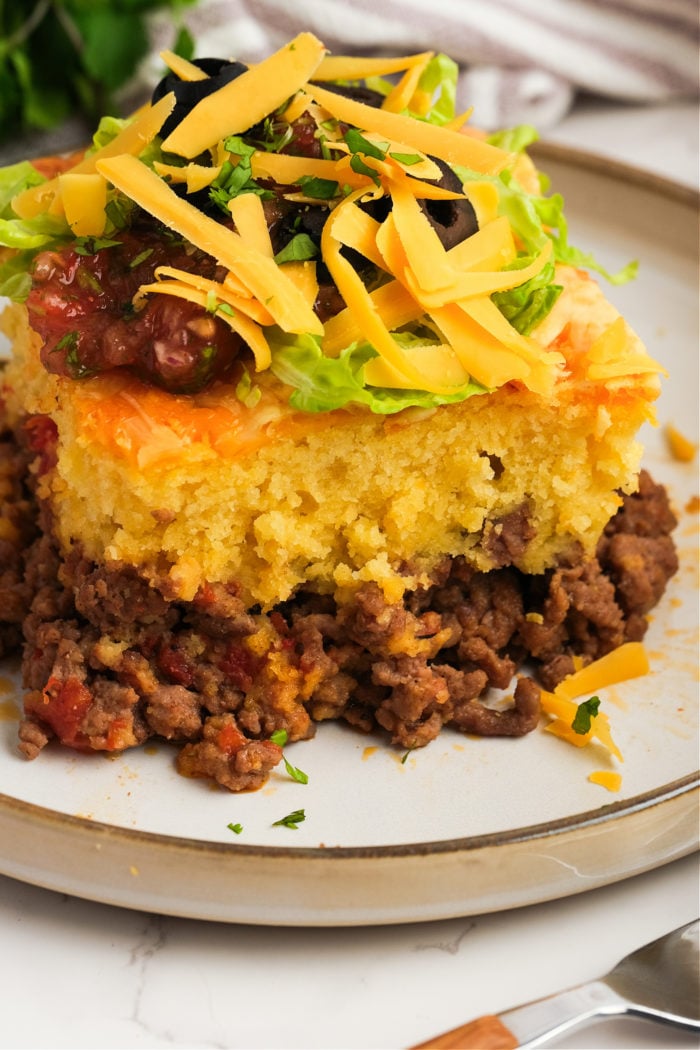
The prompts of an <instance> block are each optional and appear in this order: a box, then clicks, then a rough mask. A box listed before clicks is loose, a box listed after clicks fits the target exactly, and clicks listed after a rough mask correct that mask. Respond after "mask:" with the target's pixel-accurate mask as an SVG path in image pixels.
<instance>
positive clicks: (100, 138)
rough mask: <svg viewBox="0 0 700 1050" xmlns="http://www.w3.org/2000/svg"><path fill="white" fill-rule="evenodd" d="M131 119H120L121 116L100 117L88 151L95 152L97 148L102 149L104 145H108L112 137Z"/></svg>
mask: <svg viewBox="0 0 700 1050" xmlns="http://www.w3.org/2000/svg"><path fill="white" fill-rule="evenodd" d="M130 122H131V121H130V119H128V118H124V119H122V118H121V117H110V116H106V117H102V118H101V119H100V123H99V124H98V125H97V130H96V131H95V133H94V135H93V136H92V149H91V150H90V152H91V153H92V152H95V151H96V150H98V149H102V148H103V147H104V146H108V145H109V144H110V142H112V140H113V139H115V138H116V137H117V135H118V134H119V132H120V131H123V130H124V128H125V127H126V126H127V124H129V123H130Z"/></svg>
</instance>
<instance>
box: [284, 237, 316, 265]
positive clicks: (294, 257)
mask: <svg viewBox="0 0 700 1050" xmlns="http://www.w3.org/2000/svg"><path fill="white" fill-rule="evenodd" d="M317 255H318V248H317V247H316V245H315V244H314V242H313V241H312V240H311V238H310V237H309V235H308V233H297V234H296V235H295V236H294V237H292V239H291V241H289V242H288V243H287V244H285V246H284V248H282V249H281V251H279V252H277V254H276V255H275V262H276V263H277V265H278V266H279V265H280V264H281V263H287V262H303V261H304V260H305V259H314V258H315V257H316V256H317Z"/></svg>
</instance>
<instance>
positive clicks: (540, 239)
mask: <svg viewBox="0 0 700 1050" xmlns="http://www.w3.org/2000/svg"><path fill="white" fill-rule="evenodd" d="M455 171H456V173H457V175H458V176H459V178H460V179H461V180H462V182H463V183H467V182H470V181H476V182H483V181H484V180H485V179H486V180H490V181H492V182H494V183H495V184H496V185H497V187H498V193H499V198H500V205H499V211H500V213H501V214H502V215H505V216H506V218H507V219H508V221H509V222H510V224H511V226H512V227H513V231H514V232H515V234H516V236H517V237H518V238H519V239H520V240H521V241H522V243H523V245H524V248H525V250H526V252H527V253H528V254H532V255H534V254H535V253H536V252H538V251H541V250H542V248H543V247H544V245H545V244H546V242H547V240H548V239H549V240H551V242H552V244H553V246H554V258H555V259H556V260H557V262H561V263H568V264H569V265H571V266H581V267H585V268H586V269H589V270H595V271H596V272H597V273H599V274H601V276H603V277H604V278H605V279H606V280H607V281H609V282H610V284H626V283H627V281H631V280H632V279H633V278H634V277H635V276H636V274H637V268H638V263H637V262H636V261H635V262H630V263H628V264H627V266H624V267H623V268H622V269H621V270H619V271H618V272H617V273H610V271H609V270H606V269H605V267H604V266H602V265H601V264H600V263H599V262H598V261H597V259H596V258H595V257H594V256H593V255H592V254H590V253H586V252H583V251H581V249H580V248H576V247H575V246H574V245H573V244H569V228H568V225H567V222H566V218H565V216H564V198H563V197H562V195H561V194H560V193H553V194H552V195H551V196H550V197H545V196H541V195H539V194H532V193H528V192H527V191H526V190H525V189H523V187H522V186H521V185H520V183H519V182H518V181H517V179H515V178H514V177H513V173H512V171H509V170H506V171H502V172H501V173H500V174H499V175H491V176H489V175H483V174H482V173H481V172H477V171H472V170H470V169H469V168H463V167H455Z"/></svg>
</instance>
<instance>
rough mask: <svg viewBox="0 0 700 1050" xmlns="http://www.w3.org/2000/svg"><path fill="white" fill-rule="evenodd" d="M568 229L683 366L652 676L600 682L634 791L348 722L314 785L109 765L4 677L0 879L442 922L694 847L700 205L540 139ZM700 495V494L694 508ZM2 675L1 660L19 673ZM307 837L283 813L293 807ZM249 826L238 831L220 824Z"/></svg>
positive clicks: (363, 918) (325, 746)
mask: <svg viewBox="0 0 700 1050" xmlns="http://www.w3.org/2000/svg"><path fill="white" fill-rule="evenodd" d="M539 161H540V164H541V165H542V166H543V167H544V169H545V170H547V171H548V172H549V173H550V174H551V175H552V177H553V184H554V186H555V188H556V189H557V190H559V191H561V192H563V193H564V196H565V199H566V202H567V215H568V218H569V221H570V226H571V239H572V242H573V243H575V244H579V245H582V246H584V247H585V248H586V249H588V250H591V251H593V252H595V254H596V256H597V257H598V259H599V260H601V261H602V262H604V263H605V264H606V265H607V266H608V267H609V268H611V269H614V268H616V267H618V266H620V265H622V264H623V263H625V262H626V261H628V260H629V259H630V258H639V259H640V261H641V270H640V276H639V279H638V280H637V281H636V282H635V283H634V284H633V285H629V286H625V287H622V288H610V289H609V294H610V297H611V298H612V299H613V300H614V301H615V302H616V303H617V304H618V305H619V307H620V308H621V309H622V311H623V312H624V313H625V314H626V316H627V317H628V319H629V320H630V321H631V323H632V324H633V325H634V327H635V328H636V329H637V330H638V331H639V333H640V335H641V336H642V338H643V339H644V340H645V341H646V343H647V344H648V346H649V348H650V350H651V352H652V353H653V355H654V356H656V357H657V358H661V359H662V360H663V361H664V362H665V363H666V364H667V366H668V368H669V371H670V373H671V376H670V379H669V380H668V381H667V382H666V384H665V391H664V394H663V398H662V401H661V402H660V406H659V417H660V421H661V424H662V427H661V428H659V429H657V430H653V429H651V428H648V431H647V432H646V433H645V434H644V440H645V443H646V446H647V454H646V465H647V466H648V467H649V469H650V470H651V472H652V474H653V475H654V476H655V477H656V478H657V479H659V480H662V481H664V482H665V483H666V484H667V486H668V488H669V491H670V493H671V496H672V498H673V500H674V503H675V506H676V509H677V511H678V514H679V518H680V524H679V528H678V532H677V542H678V546H679V549H680V557H681V569H680V572H679V573H678V576H677V577H676V578H675V579H674V581H673V582H672V584H671V585H670V587H669V590H668V592H667V594H666V596H665V598H664V600H663V603H662V604H661V606H660V607H659V608H658V609H657V610H656V611H655V613H654V619H653V623H652V626H651V628H650V631H649V634H648V636H647V645H648V649H649V652H650V655H651V658H652V665H653V669H652V672H651V674H650V675H648V676H647V677H645V678H643V679H638V680H635V681H631V682H628V683H625V684H624V685H620V686H616V687H614V688H610V689H608V690H606V691H605V692H604V693H603V694H602V700H603V704H604V707H605V708H606V709H607V711H608V713H609V715H610V718H611V720H612V725H613V732H614V735H615V738H616V740H617V742H618V744H619V745H620V747H621V749H622V751H623V753H624V755H625V762H624V765H623V766H622V767H621V771H622V774H623V782H622V789H621V791H620V792H619V793H616V794H610V793H608V792H607V791H606V790H605V789H604V788H601V787H599V786H596V785H595V784H592V783H589V781H588V779H587V777H588V773H589V772H591V771H592V770H593V769H604V768H612V766H611V764H610V760H608V759H607V757H606V756H605V755H604V754H603V753H602V752H596V751H595V750H592V749H583V750H577V749H574V748H571V747H570V746H569V745H567V744H564V743H562V742H560V741H558V740H556V739H555V738H553V737H552V736H551V735H549V734H546V733H543V732H535V733H533V734H530V736H528V737H527V738H525V739H522V740H484V739H481V740H475V739H473V738H465V737H460V736H458V735H457V734H454V733H451V732H445V733H443V734H442V735H441V736H440V737H439V739H438V740H436V741H435V742H434V743H433V744H431V745H430V746H429V747H428V748H426V749H423V750H420V751H417V752H414V753H412V754H410V755H409V756H408V757H407V759H406V760H405V761H404V762H402V761H401V755H400V754H397V753H396V752H394V751H392V750H390V749H389V748H388V747H387V746H386V745H385V744H384V742H383V741H382V740H380V739H372V738H366V737H364V736H358V735H357V734H356V733H354V732H352V731H350V730H349V729H346V728H344V727H342V726H339V725H325V726H321V727H319V732H318V735H317V737H316V739H315V741H312V742H309V743H305V744H297V745H294V746H293V747H290V748H288V749H287V754H288V757H289V759H290V761H291V762H293V763H294V764H295V765H298V766H300V767H301V768H302V769H304V771H305V772H307V773H308V774H309V783H308V784H307V785H301V784H297V783H295V782H293V781H292V780H291V779H289V778H288V777H287V776H286V775H285V774H284V772H275V773H274V774H273V775H272V777H271V779H270V781H269V783H268V785H267V786H266V787H265V788H263V789H262V790H261V791H259V792H257V793H253V794H246V795H230V794H228V793H225V792H222V791H219V790H212V788H211V787H209V786H208V785H206V784H205V783H203V782H199V781H186V780H183V779H182V778H180V777H178V775H177V774H176V773H175V771H174V768H173V763H172V758H173V754H172V752H171V751H170V750H169V749H168V747H167V746H165V745H161V746H158V747H146V748H144V749H141V750H139V751H133V752H129V753H127V754H125V755H122V756H119V757H105V756H101V755H95V756H73V755H71V754H70V753H67V752H61V751H59V750H57V749H56V750H52V749H51V748H48V749H47V750H46V751H45V752H43V753H42V754H41V756H40V757H39V758H38V759H37V760H36V761H35V762H32V763H27V762H25V761H24V760H22V759H21V758H20V757H19V756H18V753H17V750H16V743H15V738H16V728H17V726H16V721H17V714H16V707H15V704H14V701H13V686H12V684H11V681H10V679H9V678H8V679H7V683H6V695H5V698H4V699H3V700H2V702H1V703H2V706H1V707H0V710H1V711H2V712H3V715H4V717H3V718H2V720H1V721H0V789H1V790H2V792H3V794H2V795H0V843H1V844H2V845H1V846H0V871H2V872H3V873H4V874H7V875H11V876H14V877H16V878H19V879H22V880H25V881H27V882H31V883H35V884H38V885H42V886H47V887H50V888H52V889H56V890H60V891H63V892H66V893H70V894H74V895H77V896H81V897H87V898H91V899H95V900H99V901H104V902H109V903H114V904H120V905H126V906H128V907H133V908H140V909H144V910H150V911H157V912H163V913H167V914H174V915H181V916H189V917H193V918H206V919H215V920H220V921H228V922H248V923H258V924H291V925H320V926H322V925H327V926H330V925H351V924H364V923H393V922H407V921H419V920H429V919H443V918H450V917H453V916H457V915H467V914H475V913H479V912H486V911H494V910H499V909H505V908H511V907H516V906H520V905H524V904H529V903H534V902H539V901H544V900H549V899H553V898H556V897H560V896H566V895H569V894H574V893H577V892H580V891H582V890H587V889H592V888H594V887H596V886H600V885H604V884H606V883H610V882H614V881H616V880H618V879H623V878H626V877H629V876H631V875H634V874H637V873H639V872H642V871H645V870H648V869H650V868H653V867H657V866H659V865H661V864H664V863H666V862H668V861H671V860H673V859H675V858H677V857H680V856H682V855H684V854H687V853H689V852H690V851H691V850H693V849H694V848H695V847H696V845H697V782H698V776H697V765H698V735H697V706H698V705H697V695H698V671H697V667H698V663H697V597H698V590H697V578H696V570H697V559H696V552H697V538H698V520H697V495H698V483H697V466H696V464H695V463H691V464H685V463H679V462H677V461H674V460H672V458H671V457H670V455H669V453H668V450H667V448H666V445H665V441H664V434H663V424H665V423H667V422H669V421H673V422H674V424H675V425H676V426H677V427H678V428H679V429H681V430H682V431H683V432H684V433H685V434H686V435H687V436H689V437H691V438H693V439H694V438H695V436H696V433H697V401H696V397H697V393H696V392H697V388H698V383H697V345H698V344H697V260H696V230H697V211H696V200H695V197H694V195H693V194H692V193H690V192H689V191H687V190H684V189H682V188H680V187H676V186H674V185H672V184H670V183H666V182H663V181H660V180H658V179H655V178H650V177H647V176H644V175H641V174H640V173H636V172H634V171H632V170H630V169H627V168H624V167H620V166H618V165H612V164H610V163H608V162H604V161H601V160H599V159H597V158H594V157H590V156H587V155H578V154H575V153H572V152H571V151H567V150H561V149H556V148H551V147H549V148H540V150H539ZM693 497H695V501H693ZM9 671H10V669H8V673H9ZM302 808H303V809H304V811H305V814H306V819H305V820H304V822H303V823H300V824H299V825H298V827H297V829H296V830H293V829H290V828H287V827H284V826H274V822H275V821H276V820H279V819H280V818H282V817H284V816H285V815H287V814H288V813H290V812H291V811H293V810H297V809H302ZM230 823H233V824H241V825H242V828H243V830H242V831H241V833H240V834H238V835H236V834H234V833H233V832H232V831H231V830H229V828H228V825H229V824H230Z"/></svg>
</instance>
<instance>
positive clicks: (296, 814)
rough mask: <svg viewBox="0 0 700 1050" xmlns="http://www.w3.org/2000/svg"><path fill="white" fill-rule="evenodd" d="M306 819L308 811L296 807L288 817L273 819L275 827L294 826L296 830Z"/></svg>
mask: <svg viewBox="0 0 700 1050" xmlns="http://www.w3.org/2000/svg"><path fill="white" fill-rule="evenodd" d="M305 820H306V813H305V812H304V810H303V809H295V810H294V811H293V812H292V813H288V814H287V816H286V817H282V818H281V819H280V820H273V822H272V826H273V828H277V827H283V828H293V829H294V831H296V829H297V828H298V827H299V825H300V824H301V823H302V822H303V821H305Z"/></svg>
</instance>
